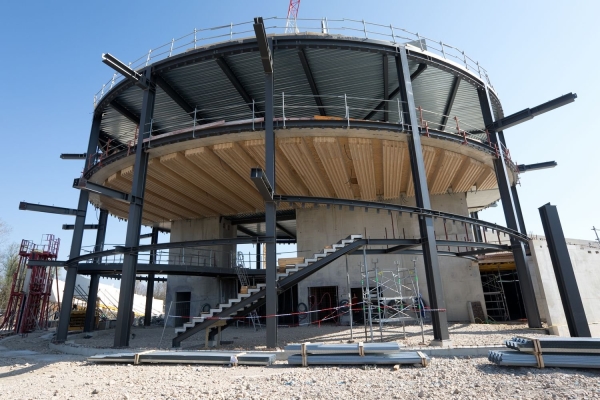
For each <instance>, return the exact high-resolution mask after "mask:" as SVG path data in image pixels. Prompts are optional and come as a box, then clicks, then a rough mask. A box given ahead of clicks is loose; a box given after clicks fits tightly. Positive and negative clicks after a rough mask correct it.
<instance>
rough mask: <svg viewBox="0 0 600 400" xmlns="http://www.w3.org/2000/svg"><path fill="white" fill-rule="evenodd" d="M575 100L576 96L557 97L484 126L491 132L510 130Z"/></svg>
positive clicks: (571, 94)
mask: <svg viewBox="0 0 600 400" xmlns="http://www.w3.org/2000/svg"><path fill="white" fill-rule="evenodd" d="M576 98H577V94H575V93H569V94H565V95H564V96H560V97H557V98H556V99H554V100H550V101H548V102H546V103H544V104H540V105H539V106H537V107H533V108H526V109H524V110H521V111H519V112H516V113H514V114H511V115H509V116H507V117H504V118H502V119H500V120H498V121H494V122H492V123H489V124H486V127H487V129H489V130H491V131H503V130H504V129H508V128H512V127H513V126H515V125H519V124H521V123H523V122H525V121H529V120H530V119H533V118H534V117H537V116H538V115H541V114H544V113H547V112H548V111H552V110H554V109H556V108H559V107H562V106H564V105H567V104H569V103H572V102H574V101H575V99H576Z"/></svg>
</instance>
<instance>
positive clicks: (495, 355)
mask: <svg viewBox="0 0 600 400" xmlns="http://www.w3.org/2000/svg"><path fill="white" fill-rule="evenodd" d="M504 343H505V345H506V347H507V348H509V349H512V350H507V351H495V350H492V351H490V352H489V355H488V360H490V361H491V362H493V363H495V364H498V365H508V366H520V367H538V368H545V367H557V368H600V339H596V338H563V337H547V338H528V337H522V336H517V337H513V338H512V339H509V340H506V341H505V342H504Z"/></svg>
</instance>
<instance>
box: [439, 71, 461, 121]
mask: <svg viewBox="0 0 600 400" xmlns="http://www.w3.org/2000/svg"><path fill="white" fill-rule="evenodd" d="M459 86H460V78H459V77H458V76H455V77H454V82H452V88H451V89H450V94H449V95H448V100H446V107H444V115H443V116H442V123H441V124H440V128H439V129H440V131H443V130H446V124H447V123H448V118H449V116H450V111H452V106H453V105H454V100H455V99H456V93H458V87H459Z"/></svg>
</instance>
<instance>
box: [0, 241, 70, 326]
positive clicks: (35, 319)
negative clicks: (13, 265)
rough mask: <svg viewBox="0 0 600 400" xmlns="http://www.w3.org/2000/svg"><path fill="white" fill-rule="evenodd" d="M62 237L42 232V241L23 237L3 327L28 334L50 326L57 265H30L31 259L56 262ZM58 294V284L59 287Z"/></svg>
mask: <svg viewBox="0 0 600 400" xmlns="http://www.w3.org/2000/svg"><path fill="white" fill-rule="evenodd" d="M59 246H60V239H56V238H55V237H54V235H48V234H46V235H43V237H42V244H41V245H37V244H35V243H33V242H32V241H31V240H25V239H23V240H22V241H21V246H20V247H19V264H18V266H17V269H16V271H15V273H14V275H13V281H12V285H11V290H10V297H9V299H8V306H7V307H6V313H5V315H4V319H3V321H2V324H0V330H7V331H12V332H13V333H19V334H26V333H29V332H33V331H34V330H36V329H47V325H48V320H49V311H50V308H49V303H50V295H51V292H52V282H53V280H54V277H55V276H57V274H58V271H57V267H54V270H52V267H47V266H36V265H34V266H30V265H29V262H30V261H38V260H40V261H56V259H57V257H58V248H59ZM57 294H58V287H57Z"/></svg>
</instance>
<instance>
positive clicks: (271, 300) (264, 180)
mask: <svg viewBox="0 0 600 400" xmlns="http://www.w3.org/2000/svg"><path fill="white" fill-rule="evenodd" d="M254 32H255V34H256V40H257V43H258V49H259V52H260V58H261V60H262V64H263V70H264V73H265V119H264V121H265V171H264V173H262V171H260V172H261V173H262V174H261V175H258V174H253V175H252V176H253V177H254V179H253V181H254V184H255V185H257V188H258V189H259V192H261V194H262V195H263V198H264V199H265V230H266V239H265V240H264V241H263V242H264V243H265V244H266V260H265V261H266V275H267V276H266V289H265V294H266V303H267V315H275V314H277V249H276V247H277V242H276V240H277V225H276V224H277V217H276V216H277V214H276V213H277V205H276V204H275V202H274V201H273V194H274V193H275V191H276V189H277V184H276V180H275V131H274V130H273V116H274V108H273V100H274V99H273V97H274V84H275V83H274V78H273V55H272V53H273V42H272V40H271V39H269V38H267V35H266V32H265V25H264V23H263V19H262V18H261V17H258V18H254ZM253 171H254V172H258V171H255V170H254V169H253ZM266 324H267V347H270V348H275V347H277V318H267V322H266Z"/></svg>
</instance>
